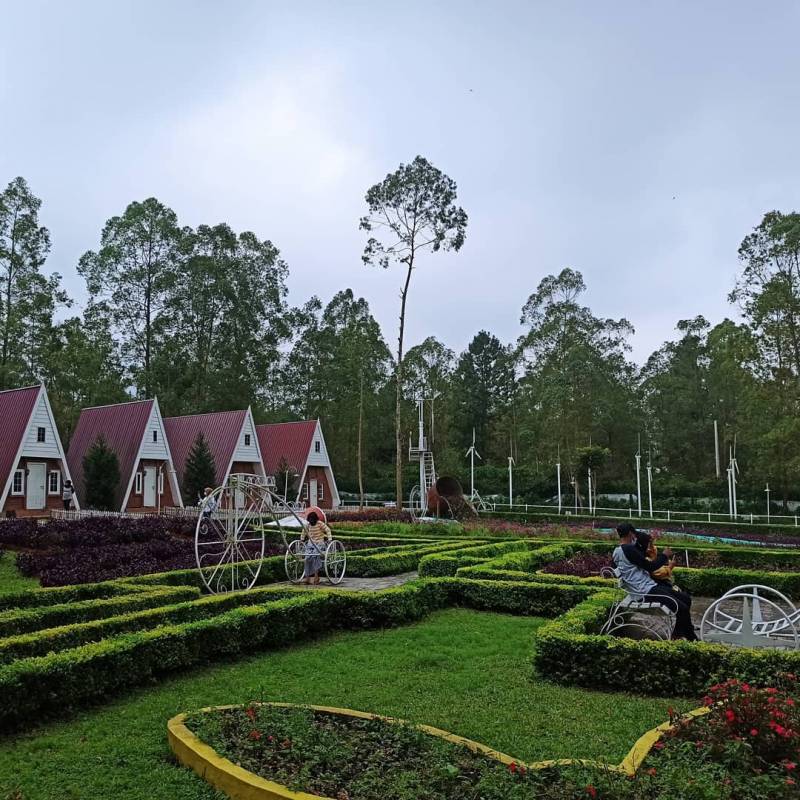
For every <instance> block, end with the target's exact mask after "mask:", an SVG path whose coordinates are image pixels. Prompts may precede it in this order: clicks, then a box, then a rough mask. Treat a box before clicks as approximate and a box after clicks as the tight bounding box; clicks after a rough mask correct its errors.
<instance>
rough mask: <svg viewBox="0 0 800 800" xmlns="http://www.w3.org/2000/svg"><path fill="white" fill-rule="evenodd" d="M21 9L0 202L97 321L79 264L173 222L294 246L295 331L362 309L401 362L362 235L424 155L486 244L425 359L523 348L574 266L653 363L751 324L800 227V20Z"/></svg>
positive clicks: (747, 10) (748, 13)
mask: <svg viewBox="0 0 800 800" xmlns="http://www.w3.org/2000/svg"><path fill="white" fill-rule="evenodd" d="M1 1H2V15H1V17H0V19H2V23H0V181H1V182H2V183H3V185H5V184H6V183H7V182H8V181H9V180H10V179H11V178H13V177H14V176H16V175H23V176H24V177H25V178H26V179H27V180H28V182H29V183H30V185H31V188H32V189H33V191H34V192H35V193H36V194H37V195H38V196H39V197H41V198H42V200H43V206H42V211H41V220H42V222H43V224H45V225H46V226H47V227H48V228H49V229H50V232H51V237H52V241H53V248H52V253H51V256H50V258H49V260H48V262H47V268H48V269H49V270H57V271H58V272H60V273H61V274H62V275H63V277H64V283H65V285H66V287H67V289H68V290H69V292H70V293H71V294H72V295H73V296H75V297H76V298H77V299H78V300H79V301H81V303H82V302H83V301H84V300H85V290H84V286H83V282H82V280H81V279H80V278H79V277H78V275H77V273H76V269H75V267H76V264H77V261H78V258H79V257H80V255H81V254H82V253H83V252H84V251H85V250H87V249H93V248H96V247H97V245H98V241H99V235H100V230H101V228H102V226H103V223H104V222H105V220H106V219H107V218H108V217H110V216H113V215H115V214H119V213H121V212H122V211H123V210H124V208H125V206H126V205H127V204H128V203H129V202H130V201H132V200H143V199H145V198H146V197H150V196H155V197H157V198H158V199H159V200H161V201H162V202H164V203H165V204H167V205H169V206H170V207H172V208H173V209H174V210H175V212H176V213H177V214H178V218H179V220H180V222H181V223H182V224H187V225H192V226H196V225H199V224H202V223H209V224H214V223H217V222H222V221H224V222H228V223H230V224H231V225H232V226H233V227H234V229H236V230H244V229H250V230H253V231H255V232H256V233H257V234H258V235H259V236H260V237H262V238H269V239H271V240H272V241H273V242H274V243H275V244H276V245H277V246H278V247H279V248H280V250H281V252H282V254H283V256H284V258H285V259H286V261H287V262H288V264H289V268H290V278H289V289H290V296H289V299H290V302H292V303H293V304H297V305H299V304H301V303H303V302H305V300H307V299H308V297H309V296H310V295H311V294H312V293H314V294H317V295H319V296H320V297H321V298H322V299H323V301H327V300H329V299H330V297H331V296H332V295H333V293H334V292H336V291H337V290H339V289H341V288H345V287H352V288H353V290H354V291H355V292H356V293H358V294H361V295H363V296H364V297H366V298H367V299H368V301H369V303H370V305H371V307H372V310H373V313H374V314H375V316H376V317H377V318H378V320H379V321H380V323H381V325H382V326H383V329H384V335H385V336H386V338H387V341H389V342H390V344H391V345H392V346H393V347H394V342H395V337H396V327H397V314H398V311H399V299H398V295H399V290H400V285H401V275H400V273H399V271H394V270H390V271H388V272H386V271H383V270H379V269H377V268H372V269H370V268H367V267H364V266H363V265H362V263H361V259H360V255H361V251H362V249H363V243H364V234H363V233H362V232H360V231H359V230H358V218H359V216H360V215H361V214H362V213H363V212H364V194H365V191H366V189H367V188H368V187H369V186H370V185H371V184H373V183H375V182H377V181H378V180H380V179H381V178H382V177H383V176H384V175H385V174H386V173H387V172H389V171H391V170H393V169H395V168H396V167H397V165H398V164H399V163H400V162H404V161H409V160H411V159H412V158H413V157H414V156H415V155H417V154H422V155H424V156H426V157H427V158H428V159H429V160H431V161H432V162H433V163H434V164H435V165H436V166H437V167H439V168H440V169H442V170H443V171H444V172H446V173H447V174H448V175H450V176H451V177H452V178H454V179H455V180H456V181H457V183H458V188H459V201H460V203H461V204H462V205H463V207H464V208H465V209H466V211H467V213H468V214H469V227H468V230H467V240H466V244H465V246H464V248H463V249H462V251H461V252H460V253H458V254H457V255H440V254H436V255H432V256H429V257H427V258H425V259H424V260H423V262H422V263H421V265H420V268H419V270H418V271H417V272H416V273H415V275H414V278H413V281H412V286H411V295H410V300H409V303H410V310H409V325H408V338H407V340H406V341H407V343H408V344H409V345H411V344H416V343H418V342H420V341H421V340H422V339H424V338H425V337H426V336H429V335H434V336H437V337H438V338H440V339H441V340H443V341H444V342H445V343H447V344H448V345H449V346H450V347H452V348H453V349H455V350H456V351H459V350H462V349H463V348H465V347H466V345H467V344H468V342H469V340H470V339H471V337H472V336H473V334H474V333H476V332H477V331H478V330H479V329H481V328H484V329H487V330H489V331H491V332H493V333H495V334H496V335H497V336H499V337H500V338H501V339H502V340H503V341H505V342H509V341H513V340H515V339H516V337H517V336H518V335H519V334H520V332H521V329H520V326H519V317H520V310H521V307H522V305H523V303H524V302H525V300H526V299H527V297H528V296H529V295H530V293H531V292H533V291H534V290H535V289H536V286H537V284H538V283H539V281H540V280H541V278H542V277H543V276H544V275H547V274H548V273H554V272H557V271H559V270H560V269H562V268H563V267H565V266H570V267H573V268H574V269H578V270H580V271H581V272H582V273H583V275H584V278H585V280H586V283H587V285H588V292H587V294H586V297H585V301H586V303H587V304H588V305H590V306H591V307H592V309H593V310H594V311H595V312H596V313H598V314H601V315H603V316H614V317H618V316H625V317H627V318H628V319H629V320H630V321H631V322H632V323H633V324H634V326H635V328H636V335H635V337H634V339H633V342H632V343H633V347H634V350H633V355H634V357H635V358H636V360H637V361H642V360H644V359H645V358H646V357H647V355H648V354H649V353H650V351H651V350H653V349H654V348H655V347H657V346H659V344H660V343H661V342H662V341H663V340H664V339H667V338H671V337H672V336H673V335H674V326H675V323H676V321H677V320H679V319H682V318H688V317H692V316H695V315H696V314H700V313H702V314H704V315H705V316H706V317H707V318H708V319H709V320H710V321H712V322H717V321H719V320H721V319H722V318H723V317H724V316H726V315H731V314H733V313H734V312H735V309H732V308H731V307H729V306H728V304H727V301H726V295H727V293H728V291H729V290H730V289H731V288H732V285H733V283H734V280H735V277H736V273H737V269H738V262H737V248H738V246H739V243H740V242H741V240H742V238H743V237H744V236H745V235H746V234H747V233H748V232H749V230H750V229H751V228H753V227H754V226H755V225H756V224H757V223H758V222H759V221H760V219H761V216H762V214H763V213H764V212H765V211H768V210H770V209H773V208H777V209H781V210H783V211H790V210H793V209H796V208H797V206H798V202H797V195H798V190H799V189H800V158H799V157H798V153H800V148H799V147H798V131H799V130H800V46H798V30H800V3H797V2H779V1H776V2H770V3H764V4H762V3H753V2H748V3H744V2H731V1H730V0H725V1H723V0H720V2H702V3H700V2H659V3H655V2H644V1H643V0H638V1H637V2H612V0H608V1H607V2H603V3H598V2H590V1H589V0H586V2H578V3H570V2H548V3H544V2H542V3H539V2H502V1H500V0H498V1H497V2H493V3H489V2H482V3H473V2H465V0H459V2H430V1H429V2H410V1H404V2H402V3H399V2H395V3H384V2H380V1H378V2H364V3H356V2H343V1H342V0H337V2H320V3H303V2H285V3H275V2H268V0H259V1H257V2H247V1H246V0H226V2H222V0H217V2H199V1H195V2H177V1H170V0H160V2H151V1H150V0H136V2H124V1H123V0H113V1H111V0H104V1H103V2H76V0H72V2H56V0H54V1H53V2H50V3H43V2H32V1H31V0H26V2H24V3H20V2H11V1H10V0H1Z"/></svg>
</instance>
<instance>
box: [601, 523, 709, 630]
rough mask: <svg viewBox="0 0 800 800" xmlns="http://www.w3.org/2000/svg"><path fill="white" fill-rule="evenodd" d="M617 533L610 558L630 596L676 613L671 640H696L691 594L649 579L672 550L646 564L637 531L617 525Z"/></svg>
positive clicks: (628, 524) (662, 552) (662, 564)
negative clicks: (639, 545)
mask: <svg viewBox="0 0 800 800" xmlns="http://www.w3.org/2000/svg"><path fill="white" fill-rule="evenodd" d="M617 533H618V534H619V547H617V548H615V549H614V554H613V556H612V558H613V561H614V567H615V568H616V570H617V574H618V575H619V578H620V582H621V583H622V587H623V588H624V589H625V591H627V592H628V593H629V594H632V595H634V596H636V597H641V598H642V599H643V600H645V601H648V602H651V603H658V604H659V605H662V606H664V607H665V608H669V609H670V610H672V611H675V612H676V619H675V630H674V632H673V634H672V638H673V639H688V640H689V641H690V642H695V641H697V634H696V633H695V631H694V625H692V617H691V608H692V597H691V595H690V594H689V593H688V592H682V591H680V590H679V589H676V588H675V587H673V586H667V585H664V584H659V583H656V581H655V580H653V577H652V573H653V572H655V571H656V570H657V569H660V568H661V567H663V566H664V565H665V564H666V563H667V562H668V561H669V559H670V558H671V557H672V548H670V547H665V548H663V549H662V551H661V554H660V555H659V556H657V557H656V558H655V559H653V560H652V561H649V560H648V559H646V558H645V557H644V554H643V553H642V551H641V550H640V549H639V548H638V547H637V546H636V528H634V527H633V525H631V524H630V523H629V522H622V523H620V524H619V525H617Z"/></svg>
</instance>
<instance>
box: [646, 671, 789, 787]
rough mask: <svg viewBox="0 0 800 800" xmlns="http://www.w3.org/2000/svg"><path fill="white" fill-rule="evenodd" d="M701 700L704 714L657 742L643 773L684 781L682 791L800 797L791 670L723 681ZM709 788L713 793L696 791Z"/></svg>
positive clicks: (660, 779) (681, 722)
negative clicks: (772, 677)
mask: <svg viewBox="0 0 800 800" xmlns="http://www.w3.org/2000/svg"><path fill="white" fill-rule="evenodd" d="M704 705H706V706H707V707H708V709H709V713H708V714H705V715H701V716H695V717H692V718H690V719H689V718H687V719H683V720H677V721H676V722H675V724H674V726H673V727H672V728H671V729H670V730H669V731H667V732H666V733H665V734H664V735H663V737H662V738H661V739H660V740H659V741H657V742H656V743H655V744H654V746H653V750H652V751H651V755H650V757H649V758H648V759H647V760H646V761H645V763H644V765H643V768H642V769H643V771H644V773H645V774H647V775H650V776H651V777H652V778H654V779H656V782H657V783H667V782H669V783H671V784H672V785H673V786H680V785H681V784H682V785H683V786H684V787H686V789H688V790H689V793H688V794H683V795H682V796H684V797H687V796H688V797H695V796H696V797H719V798H736V800H746V799H747V798H782V797H787V798H788V797H798V796H800V777H798V775H797V772H798V766H797V764H798V761H800V758H799V757H798V756H799V755H800V692H798V686H797V681H796V678H795V676H794V675H793V674H786V675H782V676H778V678H777V680H776V685H772V686H767V687H763V688H757V687H755V686H751V685H750V684H748V683H745V682H741V681H738V680H735V679H730V680H727V681H725V682H724V683H721V684H717V685H715V686H712V687H711V689H710V690H709V692H708V694H707V695H706V697H705V698H704ZM693 787H694V788H693ZM711 787H715V789H716V793H715V794H713V795H712V794H710V793H707V794H701V790H702V791H706V792H709V790H710V789H711ZM684 791H685V790H684Z"/></svg>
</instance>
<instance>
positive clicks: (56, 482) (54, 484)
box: [47, 469, 61, 494]
mask: <svg viewBox="0 0 800 800" xmlns="http://www.w3.org/2000/svg"><path fill="white" fill-rule="evenodd" d="M60 493H61V470H58V469H51V470H50V472H48V473H47V494H60Z"/></svg>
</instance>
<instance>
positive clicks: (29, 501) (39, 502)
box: [25, 463, 47, 509]
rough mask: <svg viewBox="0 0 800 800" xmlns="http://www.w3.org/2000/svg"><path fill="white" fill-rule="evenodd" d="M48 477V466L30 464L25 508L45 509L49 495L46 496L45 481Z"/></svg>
mask: <svg viewBox="0 0 800 800" xmlns="http://www.w3.org/2000/svg"><path fill="white" fill-rule="evenodd" d="M46 477H47V465H46V464H30V463H29V464H28V486H27V488H26V491H25V508H33V509H38V508H44V507H45V505H46V502H45V501H46V499H47V495H46V494H45V485H44V484H45V479H46Z"/></svg>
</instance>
